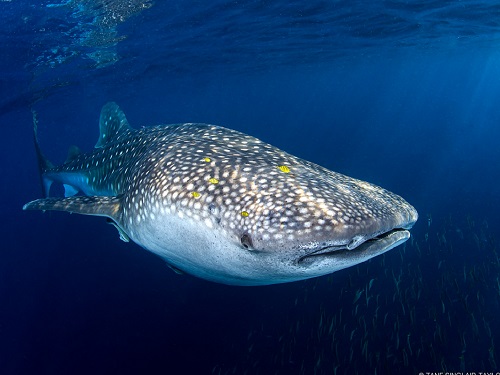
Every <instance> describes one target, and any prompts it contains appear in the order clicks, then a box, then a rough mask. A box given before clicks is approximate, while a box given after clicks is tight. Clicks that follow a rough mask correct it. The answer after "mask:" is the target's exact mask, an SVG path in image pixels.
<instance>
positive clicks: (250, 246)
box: [240, 233, 253, 250]
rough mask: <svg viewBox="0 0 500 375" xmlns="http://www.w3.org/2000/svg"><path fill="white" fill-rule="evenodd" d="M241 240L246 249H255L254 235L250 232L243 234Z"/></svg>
mask: <svg viewBox="0 0 500 375" xmlns="http://www.w3.org/2000/svg"><path fill="white" fill-rule="evenodd" d="M240 242H241V245H242V246H243V247H244V248H245V249H248V250H253V244H252V237H250V235H249V234H248V233H245V234H243V235H242V236H241V238H240Z"/></svg>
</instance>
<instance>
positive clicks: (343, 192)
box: [24, 103, 418, 285]
mask: <svg viewBox="0 0 500 375" xmlns="http://www.w3.org/2000/svg"><path fill="white" fill-rule="evenodd" d="M100 130H101V132H100V137H99V140H98V142H97V145H96V148H95V149H94V151H93V152H91V153H87V154H80V155H77V156H75V157H73V158H72V159H71V160H70V161H68V162H67V163H65V164H63V165H61V166H59V167H52V168H49V169H47V170H44V171H43V176H42V178H43V180H44V183H45V185H46V187H48V189H50V185H51V184H52V182H60V183H63V184H66V185H70V186H71V188H72V190H78V191H80V192H81V193H82V194H84V195H86V196H74V197H66V198H46V199H40V200H36V201H33V202H31V203H28V204H27V205H25V207H24V208H25V209H40V210H51V209H53V210H63V211H72V212H78V213H82V214H91V215H101V216H107V217H110V218H111V219H112V220H114V221H115V222H116V224H117V226H118V227H119V228H120V229H121V230H122V231H123V232H124V233H125V234H126V235H127V236H128V237H130V238H131V239H132V240H133V241H135V242H137V243H138V244H140V245H141V246H143V247H144V248H146V249H148V250H150V251H152V252H154V253H156V254H158V255H160V256H161V257H163V258H164V259H165V260H166V261H167V262H168V263H169V264H171V265H173V266H175V267H177V268H179V269H181V270H184V271H186V272H188V273H192V274H194V275H197V276H200V277H203V278H206V279H209V280H213V281H217V282H223V283H227V284H237V285H262V284H272V283H278V282H287V281H295V280H300V279H305V278H308V277H315V276H319V275H322V274H326V273H330V272H334V271H336V270H337V269H341V268H344V267H347V266H350V265H353V264H357V263H359V262H361V261H364V260H366V259H369V257H368V255H366V254H368V253H370V257H372V256H375V255H378V254H379V253H382V252H385V251H387V250H388V249H390V248H392V247H394V246H396V245H398V244H399V243H402V242H404V241H405V240H406V239H407V238H408V237H409V234H408V232H407V231H406V230H403V229H409V228H411V226H412V225H413V223H414V222H415V221H416V220H417V217H418V215H417V212H416V211H415V209H414V208H413V207H412V206H411V205H409V204H408V203H407V202H406V201H405V200H404V199H403V198H401V197H399V196H398V195H396V194H393V193H391V192H389V191H387V190H385V189H383V188H380V187H378V186H375V185H372V184H369V183H367V182H364V181H360V180H357V179H353V178H350V177H347V176H345V175H342V174H339V173H335V172H332V171H330V170H327V169H325V168H323V167H321V166H318V165H316V164H314V163H311V162H308V161H305V160H302V159H300V158H297V157H295V156H293V155H290V154H288V153H286V152H284V151H282V150H280V149H278V148H276V147H274V146H271V145H269V144H267V143H265V142H262V141H260V140H258V139H256V138H254V137H251V136H249V135H246V134H243V133H240V132H237V131H234V130H230V129H226V128H223V127H220V126H214V125H207V124H189V123H188V124H180V125H160V126H156V127H149V128H143V129H140V130H134V129H132V128H131V127H130V126H129V125H128V122H127V120H126V118H125V115H124V114H123V112H122V111H121V110H120V109H119V107H118V106H117V105H116V104H115V103H108V104H107V105H106V106H104V108H103V110H102V112H101V118H100ZM41 157H43V156H41ZM48 189H47V190H48ZM87 196H89V197H87ZM394 229H401V231H397V232H394V233H392V232H391V231H392V230H394ZM389 232H391V234H390V235H388V236H386V237H384V238H382V236H381V235H383V234H386V233H389ZM377 236H379V237H381V238H380V241H378V240H375V238H376V237H377ZM391 246H392V247H391ZM358 247H359V251H358V250H356V249H357V248H358ZM353 249H354V250H353ZM363 251H364V252H365V253H366V254H365V256H364V255H363ZM356 252H357V253H356ZM351 253H352V254H351ZM372 253H373V254H372ZM312 255H314V256H312ZM335 258H337V262H334V260H335ZM339 259H347V260H345V261H344V263H342V262H341V261H339ZM351 263H352V264H351ZM340 266H341V268H339V267H340Z"/></svg>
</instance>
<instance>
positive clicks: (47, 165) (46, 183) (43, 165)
mask: <svg viewBox="0 0 500 375" xmlns="http://www.w3.org/2000/svg"><path fill="white" fill-rule="evenodd" d="M31 113H33V142H34V144H35V151H36V157H37V160H38V171H39V173H40V183H41V185H42V194H43V196H44V197H48V196H49V190H50V185H52V181H51V180H48V179H44V178H43V174H44V173H45V172H46V171H48V170H49V169H51V168H54V165H53V164H52V163H51V162H50V161H49V160H48V159H47V158H46V157H45V155H44V154H43V153H42V150H41V149H40V144H39V143H38V119H37V116H36V112H35V111H34V110H31Z"/></svg>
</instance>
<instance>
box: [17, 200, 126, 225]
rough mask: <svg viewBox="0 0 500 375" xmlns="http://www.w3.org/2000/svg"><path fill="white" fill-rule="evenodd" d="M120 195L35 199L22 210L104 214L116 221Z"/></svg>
mask: <svg viewBox="0 0 500 375" xmlns="http://www.w3.org/2000/svg"><path fill="white" fill-rule="evenodd" d="M120 204H121V200H120V197H119V196H118V197H101V196H90V197H86V196H77V197H68V198H45V199H37V200H35V201H32V202H30V203H27V204H25V205H24V206H23V210H42V211H49V210H54V211H67V212H74V213H77V214H82V215H95V216H106V217H109V218H111V219H113V220H115V221H117V219H118V216H119V213H120Z"/></svg>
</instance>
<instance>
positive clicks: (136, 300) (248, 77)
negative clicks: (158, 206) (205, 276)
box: [0, 0, 500, 374]
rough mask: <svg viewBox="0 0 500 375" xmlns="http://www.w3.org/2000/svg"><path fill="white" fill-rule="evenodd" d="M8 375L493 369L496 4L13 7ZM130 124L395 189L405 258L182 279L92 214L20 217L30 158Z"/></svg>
mask: <svg viewBox="0 0 500 375" xmlns="http://www.w3.org/2000/svg"><path fill="white" fill-rule="evenodd" d="M0 14H1V16H0V19H1V20H2V21H1V23H0V25H1V26H0V35H1V37H0V38H1V39H0V46H1V54H0V69H1V74H0V84H1V86H0V90H1V96H0V124H1V129H2V137H1V147H0V155H1V160H2V163H1V165H2V167H1V171H2V182H3V183H2V184H1V185H0V192H1V194H0V200H1V204H2V212H3V215H2V219H1V220H2V222H1V226H0V227H1V228H2V246H1V252H0V254H1V255H0V373H2V374H25V373H29V374H33V373H37V374H69V373H71V374H80V373H82V374H83V373H85V374H88V373H106V374H109V373H181V372H182V373H199V374H204V373H214V374H229V373H247V374H295V373H303V374H310V373H317V374H333V373H337V374H343V373H360V374H364V373H375V372H376V373H377V374H390V373H393V374H399V373H418V372H424V373H425V372H430V371H433V372H438V371H455V372H456V371H464V372H465V371H469V372H471V371H475V372H479V371H490V372H496V371H500V367H499V366H498V365H497V363H500V362H499V361H500V351H499V349H498V348H499V347H500V334H499V332H500V331H499V330H500V326H499V323H498V318H497V317H498V311H499V307H500V306H499V303H500V264H499V253H498V252H499V250H498V245H497V238H498V229H497V228H498V227H499V224H500V219H499V216H498V210H499V208H500V200H499V196H500V193H499V191H498V184H499V182H500V169H499V166H498V161H499V156H500V151H499V148H498V139H499V138H500V127H499V124H500V110H499V106H498V100H499V98H500V52H499V46H500V6H499V5H498V4H496V2H488V1H460V2H454V1H453V2H452V1H419V2H403V1H384V2H368V1H366V2H365V1H349V2H347V1H346V2H344V1H335V2H323V1H311V2H302V1H296V2H294V1H287V2H281V1H272V2H271V1H239V2H223V1H212V2H206V1H171V2H170V1H169V2H157V3H149V2H139V1H134V0H129V1H123V2H119V1H106V2H99V1H81V2H68V3H67V4H65V5H64V4H63V5H61V4H59V3H50V2H41V3H36V4H35V3H34V2H33V3H32V2H29V1H16V2H14V1H13V2H9V1H2V2H0ZM111 100H113V101H116V102H118V103H119V104H120V106H121V107H122V108H123V110H124V111H125V113H126V114H127V117H128V119H129V121H130V123H131V124H132V125H133V126H135V127H140V126H147V125H154V124H159V123H176V122H207V123H214V124H220V125H223V126H226V127H231V128H234V129H237V130H240V131H244V132H246V133H249V134H251V135H254V136H257V137H259V138H261V139H263V140H264V141H267V142H269V143H272V144H274V145H276V146H278V147H280V148H283V149H285V150H286V151H288V152H290V153H292V154H295V155H297V156H300V157H303V158H305V159H308V160H311V161H314V162H316V163H318V164H321V165H323V166H325V167H327V168H330V169H332V170H335V171H338V172H341V173H345V174H347V175H349V176H352V177H356V178H360V179H363V180H367V181H370V182H373V183H376V184H379V185H381V186H383V187H385V188H387V189H389V190H391V191H394V192H395V193H398V194H400V195H402V196H403V197H404V198H405V199H407V200H408V201H409V202H410V203H412V204H413V205H414V206H415V207H416V208H417V210H418V211H419V214H420V219H419V221H418V223H417V225H416V226H415V227H414V229H413V230H412V234H413V237H412V239H411V240H410V241H408V242H407V244H406V245H405V246H401V247H400V248H397V249H395V250H392V251H391V252H390V253H388V254H386V255H384V256H382V257H379V258H375V259H373V260H372V261H370V262H367V263H365V264H362V265H359V266H357V267H354V268H351V269H347V270H344V271H341V272H338V273H335V274H333V275H331V276H326V277H322V278H318V279H314V280H308V281H304V282H297V283H292V284H284V285H276V286H269V287H255V288H241V287H229V286H225V285H219V284H213V283H209V282H206V281H203V280H199V279H195V278H193V277H191V276H187V275H184V276H179V275H176V274H174V273H173V272H172V271H171V270H169V269H168V268H167V267H166V266H165V264H164V263H163V261H161V260H160V259H159V258H157V257H155V256H153V255H151V254H149V253H147V252H146V251H144V250H142V249H140V248H139V247H138V246H136V245H134V244H126V243H123V242H121V241H119V239H118V234H117V233H116V230H115V229H114V228H112V227H111V226H109V225H106V224H105V222H104V221H103V220H101V219H99V218H96V217H85V216H77V215H68V214H64V213H46V214H41V213H39V212H23V211H21V207H22V205H23V204H24V203H26V202H27V201H30V200H32V199H35V198H38V197H40V196H41V187H40V186H39V177H38V171H37V168H36V161H35V155H34V150H33V146H32V113H31V109H33V110H35V111H37V113H38V118H39V137H40V141H41V144H42V148H43V150H44V152H45V153H46V154H47V156H48V157H49V158H50V159H51V160H52V161H54V162H62V161H63V160H64V158H65V156H66V151H67V147H68V146H69V145H71V144H78V145H79V146H80V147H81V148H82V149H84V150H90V149H91V148H92V147H93V145H94V144H95V142H96V140H97V136H98V115H99V111H100V108H101V106H102V105H103V104H104V103H106V102H107V101H111Z"/></svg>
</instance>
